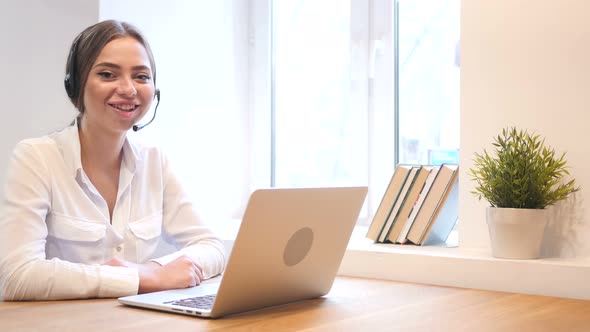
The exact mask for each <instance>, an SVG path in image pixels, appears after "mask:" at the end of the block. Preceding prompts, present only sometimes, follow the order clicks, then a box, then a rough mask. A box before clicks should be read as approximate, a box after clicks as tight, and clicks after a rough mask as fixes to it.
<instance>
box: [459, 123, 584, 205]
mask: <svg viewBox="0 0 590 332" xmlns="http://www.w3.org/2000/svg"><path fill="white" fill-rule="evenodd" d="M493 145H494V147H495V156H490V155H489V154H488V152H487V151H486V150H485V149H484V151H483V153H482V154H479V153H475V158H474V162H475V163H474V167H473V168H471V169H470V170H469V175H470V176H471V178H472V180H473V181H475V182H477V186H476V187H475V190H474V191H472V192H471V193H472V194H474V195H475V196H477V198H478V199H479V200H481V199H482V198H483V199H485V200H487V201H488V202H489V203H490V204H491V206H492V207H500V208H523V209H544V208H545V207H547V206H549V205H552V204H554V203H555V202H557V201H560V200H562V199H565V198H566V197H567V196H568V195H569V194H571V193H574V192H576V191H578V190H580V187H576V184H575V179H571V180H570V181H568V182H565V183H564V181H563V178H564V176H565V175H569V172H568V170H567V168H568V167H567V166H566V160H565V153H563V154H562V155H561V156H560V157H559V158H556V156H555V150H554V149H552V148H551V147H546V146H545V139H540V138H539V135H533V134H529V133H528V132H527V131H526V130H524V131H523V130H517V129H516V128H515V127H512V128H504V129H502V133H501V135H498V137H495V138H494V143H493Z"/></svg>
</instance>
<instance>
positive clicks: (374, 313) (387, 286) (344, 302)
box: [0, 277, 590, 332]
mask: <svg viewBox="0 0 590 332" xmlns="http://www.w3.org/2000/svg"><path fill="white" fill-rule="evenodd" d="M205 330H207V331H228V330H229V331H233V330H239V331H410V330H411V331H502V332H506V331H519V332H523V331H590V301H582V300H571V299H562V298H553V297H545V296H531V295H523V294H511V293H501V292H490V291H480V290H471V289H459V288H449V287H438V286H428V285H418V284H408V283H399V282H390V281H380V280H367V279H356V278H345V277H339V278H337V280H336V282H335V283H334V287H333V288H332V290H331V292H330V293H329V294H328V295H326V296H325V297H323V298H319V299H314V300H308V301H303V302H299V303H293V304H290V305H286V306H281V307H275V308H270V309H265V310H260V311H255V312H250V313H246V314H241V315H234V316H228V317H225V318H221V319H216V320H210V319H203V318H195V317H189V316H183V315H176V314H172V313H163V312H157V311H151V310H145V309H137V308H131V307H127V306H123V305H119V304H118V302H117V301H116V300H115V299H97V300H76V301H52V302H0V331H19V332H20V331H142V332H149V331H158V332H165V331H205Z"/></svg>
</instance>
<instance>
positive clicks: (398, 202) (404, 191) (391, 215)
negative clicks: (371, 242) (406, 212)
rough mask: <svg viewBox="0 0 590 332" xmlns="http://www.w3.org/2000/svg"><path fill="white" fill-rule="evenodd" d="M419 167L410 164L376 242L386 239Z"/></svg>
mask: <svg viewBox="0 0 590 332" xmlns="http://www.w3.org/2000/svg"><path fill="white" fill-rule="evenodd" d="M419 169H420V166H412V169H411V170H410V173H409V174H408V177H407V178H406V181H405V182H404V185H403V187H402V190H401V191H400V193H399V196H398V198H397V200H396V201H395V204H394V206H393V208H392V209H391V212H390V213H389V216H388V217H387V221H386V222H385V225H384V226H383V230H381V234H379V238H378V239H377V242H380V243H383V242H385V240H386V239H387V234H389V231H390V229H391V227H392V225H393V222H394V221H395V218H396V216H397V215H398V213H399V210H400V208H401V206H402V204H403V202H404V201H405V199H406V196H407V195H408V191H409V190H410V187H411V186H412V183H414V179H415V177H416V174H417V173H418V170H419Z"/></svg>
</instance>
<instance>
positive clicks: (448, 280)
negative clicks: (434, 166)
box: [216, 222, 590, 300]
mask: <svg viewBox="0 0 590 332" xmlns="http://www.w3.org/2000/svg"><path fill="white" fill-rule="evenodd" d="M225 225H228V224H225ZM238 228H239V222H235V223H234V222H232V223H230V226H228V227H223V229H219V230H217V229H216V231H218V234H219V235H220V236H221V238H222V239H223V240H224V244H225V246H226V249H227V250H228V252H229V251H231V248H232V247H233V242H234V239H235V236H236V234H237V230H238ZM365 233H366V227H357V229H356V230H355V231H354V233H353V235H352V237H351V240H350V242H349V244H348V249H347V250H346V253H345V255H344V258H343V260H342V263H341V265H340V269H339V271H338V274H339V275H343V276H351V277H362V278H372V279H384V280H394V281H401V282H411V283H422V284H431V285H440V286H451V287H460V288H473V289H485V290H493V291H503V292H513V293H524V294H534V295H546V296H556V297H565V298H575V299H584V300H590V287H589V286H588V280H590V259H588V258H578V259H566V258H543V259H531V260H511V259H498V258H494V257H492V256H491V254H490V252H489V250H484V249H482V250H475V249H465V248H459V247H451V248H449V247H439V246H424V247H420V246H414V245H394V244H375V243H373V242H372V241H370V240H368V239H366V238H365V237H364V235H365Z"/></svg>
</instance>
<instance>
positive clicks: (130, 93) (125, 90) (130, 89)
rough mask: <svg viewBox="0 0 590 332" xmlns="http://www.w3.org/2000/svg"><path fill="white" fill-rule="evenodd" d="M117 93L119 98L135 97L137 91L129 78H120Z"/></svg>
mask: <svg viewBox="0 0 590 332" xmlns="http://www.w3.org/2000/svg"><path fill="white" fill-rule="evenodd" d="M117 93H118V94H120V95H121V96H126V97H135V95H136V94H137V89H136V88H135V84H134V82H133V80H132V79H130V78H121V80H120V81H119V86H118V87H117Z"/></svg>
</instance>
